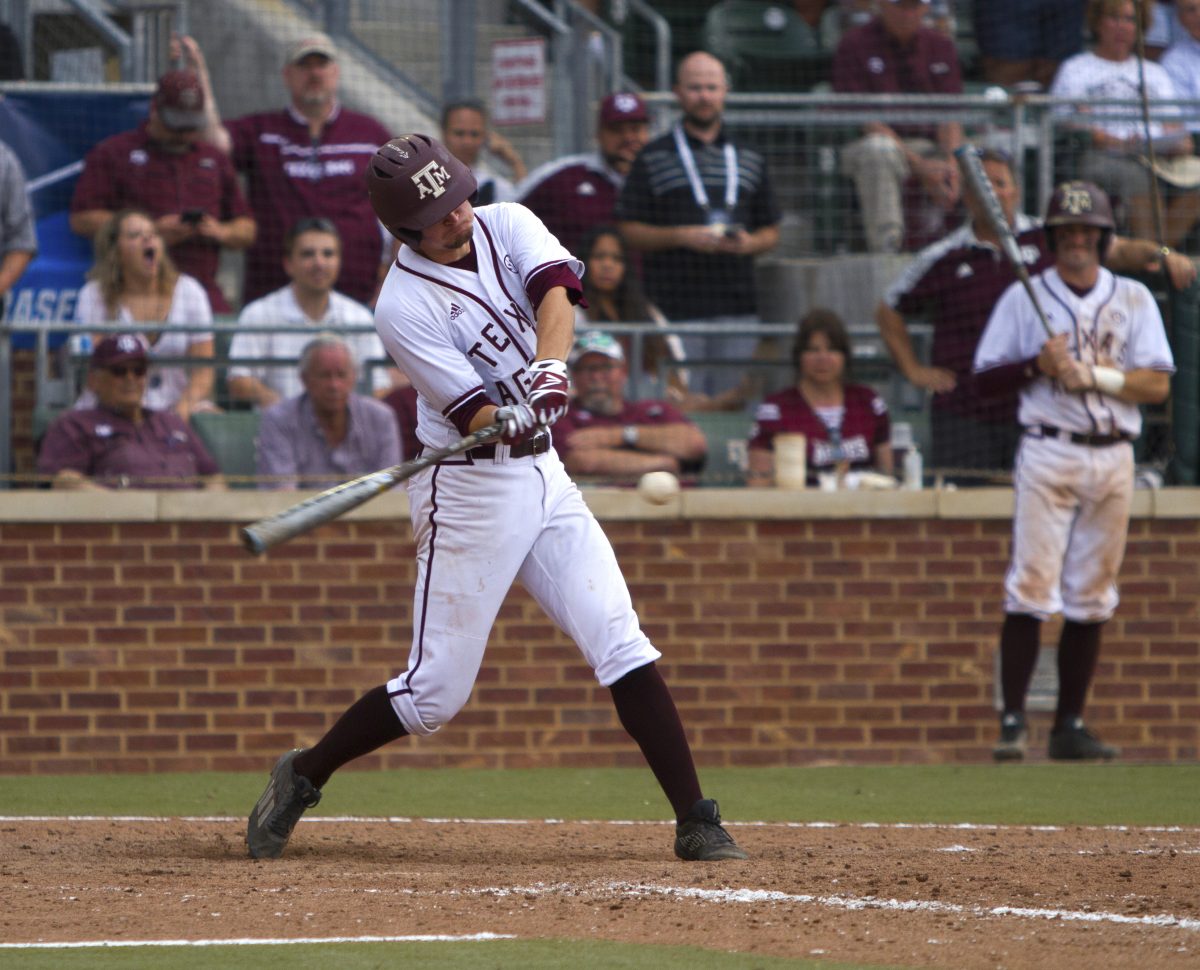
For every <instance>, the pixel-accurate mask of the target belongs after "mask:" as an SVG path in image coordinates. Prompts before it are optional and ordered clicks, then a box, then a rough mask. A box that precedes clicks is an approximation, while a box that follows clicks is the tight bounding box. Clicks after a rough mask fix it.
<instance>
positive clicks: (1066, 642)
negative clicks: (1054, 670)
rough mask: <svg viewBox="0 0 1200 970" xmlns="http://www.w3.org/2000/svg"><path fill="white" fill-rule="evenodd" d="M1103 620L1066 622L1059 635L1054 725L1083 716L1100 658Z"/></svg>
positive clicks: (1057, 725) (1058, 725) (1060, 724)
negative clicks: (1056, 704)
mask: <svg viewBox="0 0 1200 970" xmlns="http://www.w3.org/2000/svg"><path fill="white" fill-rule="evenodd" d="M1103 625H1104V624H1103V623H1076V622H1074V621H1073V620H1067V621H1066V622H1064V623H1063V628H1062V635H1061V636H1060V637H1059V638H1058V709H1057V710H1056V711H1055V712H1054V726H1055V727H1061V726H1062V725H1064V724H1066V723H1068V722H1070V721H1073V720H1074V719H1075V718H1077V717H1081V716H1082V715H1083V706H1084V704H1086V703H1087V692H1088V687H1089V686H1091V683H1092V675H1093V674H1095V672H1096V661H1097V660H1098V659H1099V657H1100V627H1102V626H1103Z"/></svg>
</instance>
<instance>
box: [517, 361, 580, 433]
mask: <svg viewBox="0 0 1200 970" xmlns="http://www.w3.org/2000/svg"><path fill="white" fill-rule="evenodd" d="M530 371H531V373H532V374H533V381H532V383H531V384H530V385H529V397H528V398H527V400H528V402H529V406H530V407H531V408H533V413H534V414H535V415H536V416H537V420H538V423H539V424H541V425H546V426H549V425H552V424H554V422H555V421H557V420H558V419H559V418H561V417H562V416H563V415H564V414H566V413H567V407H568V405H569V404H570V398H569V397H568V394H569V390H570V383H569V382H568V380H567V364H566V362H565V361H561V360H555V359H553V358H551V359H550V360H539V361H535V362H534V365H533V367H531V368H530Z"/></svg>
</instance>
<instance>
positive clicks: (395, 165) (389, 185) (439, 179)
mask: <svg viewBox="0 0 1200 970" xmlns="http://www.w3.org/2000/svg"><path fill="white" fill-rule="evenodd" d="M475 187H476V183H475V176H474V175H473V174H472V173H471V170H470V169H469V168H468V167H467V166H466V165H464V164H463V163H462V162H460V161H459V160H458V159H457V158H455V157H454V156H453V155H451V154H450V152H449V150H448V149H447V148H446V146H445V145H443V144H442V143H441V142H439V141H438V140H437V139H435V138H430V137H429V136H428V135H416V134H414V135H401V136H400V137H399V138H393V139H392V140H391V141H389V142H388V143H387V144H384V145H380V146H379V148H378V149H377V150H376V152H375V154H374V156H373V157H372V158H371V161H370V164H368V165H367V194H368V195H369V196H370V198H371V208H373V209H374V210H375V215H376V216H378V217H379V221H380V222H382V223H383V225H384V227H385V228H386V229H387V231H388V232H390V233H391V234H392V235H393V236H395V237H396V238H397V239H399V240H400V241H401V242H405V243H408V244H409V245H410V246H415V245H416V244H417V243H418V242H419V241H420V239H421V230H422V229H427V228H429V227H430V226H432V225H434V224H435V223H437V222H440V221H441V220H442V219H445V218H446V216H448V215H449V214H450V213H451V212H453V211H454V210H455V209H457V208H458V207H459V206H460V205H462V204H463V203H464V202H466V201H467V200H468V199H469V198H471V196H473V195H474V194H475Z"/></svg>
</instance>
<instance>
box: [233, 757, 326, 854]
mask: <svg viewBox="0 0 1200 970" xmlns="http://www.w3.org/2000/svg"><path fill="white" fill-rule="evenodd" d="M303 750H304V749H303V748H296V749H295V750H294V751H289V752H287V754H284V755H282V756H281V757H280V758H279V760H278V761H276V762H275V767H274V768H272V769H271V780H270V781H268V782H267V788H266V791H264V792H263V793H262V794H261V795H260V796H259V798H258V801H257V802H255V804H254V809H253V810H252V811H251V812H250V820H249V822H248V823H247V824H246V846H247V848H249V850H250V855H251V857H252V858H255V859H278V858H279V857H280V856H281V855H282V854H283V849H284V847H285V846H286V845H287V844H288V839H289V838H291V836H292V829H294V828H295V827H296V823H297V822H299V821H300V816H301V815H303V814H304V810H305V809H306V808H312V807H313V806H314V805H316V804H317V802H319V801H320V800H321V792H320V791H319V790H318V789H316V788H314V787H313V783H312V782H311V781H309V780H308V779H307V778H303V777H301V776H300V775H298V774H296V771H295V769H294V768H292V761H294V760H295V758H296V755H298V754H299V753H300V752H301V751H303Z"/></svg>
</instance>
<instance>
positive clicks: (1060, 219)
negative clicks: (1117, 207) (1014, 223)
mask: <svg viewBox="0 0 1200 970" xmlns="http://www.w3.org/2000/svg"><path fill="white" fill-rule="evenodd" d="M1045 225H1046V242H1047V243H1048V244H1049V246H1050V251H1051V252H1054V228H1055V227H1056V226H1095V227H1097V228H1098V229H1100V230H1101V232H1100V254H1101V255H1103V254H1104V253H1105V252H1106V251H1107V250H1108V243H1109V240H1110V239H1112V234H1113V231H1114V230H1115V228H1116V223H1115V221H1114V220H1113V211H1112V203H1110V202H1109V201H1108V196H1107V195H1105V194H1104V190H1103V189H1102V188H1100V186H1098V185H1096V184H1094V183H1092V182H1080V181H1075V182H1063V183H1061V184H1060V185H1059V186H1058V187H1057V188H1056V189H1055V190H1054V194H1053V195H1051V196H1050V203H1049V205H1047V206H1046V219H1045Z"/></svg>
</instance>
